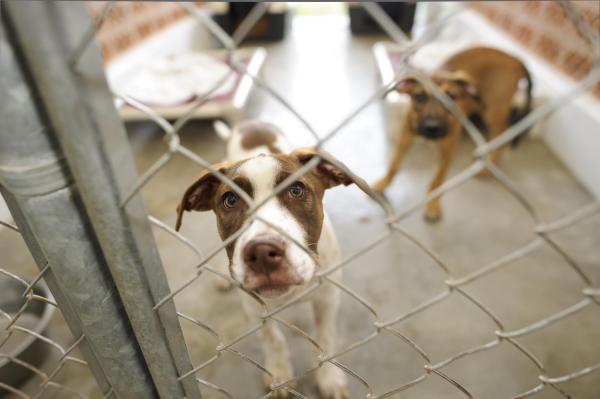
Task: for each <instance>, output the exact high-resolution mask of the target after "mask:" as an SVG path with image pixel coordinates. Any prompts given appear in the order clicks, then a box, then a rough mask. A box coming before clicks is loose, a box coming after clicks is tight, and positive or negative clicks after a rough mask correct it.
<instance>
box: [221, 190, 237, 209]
mask: <svg viewBox="0 0 600 399" xmlns="http://www.w3.org/2000/svg"><path fill="white" fill-rule="evenodd" d="M237 201H238V197H237V195H235V194H234V193H232V192H231V191H229V192H226V193H225V194H223V206H224V207H225V208H233V207H234V206H235V204H237Z"/></svg>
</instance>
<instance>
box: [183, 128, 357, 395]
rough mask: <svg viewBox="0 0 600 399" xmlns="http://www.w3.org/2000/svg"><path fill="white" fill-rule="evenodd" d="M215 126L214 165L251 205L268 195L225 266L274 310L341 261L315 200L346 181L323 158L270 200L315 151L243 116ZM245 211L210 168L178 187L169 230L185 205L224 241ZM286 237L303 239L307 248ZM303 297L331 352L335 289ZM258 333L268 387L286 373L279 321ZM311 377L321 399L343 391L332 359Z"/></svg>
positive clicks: (249, 308)
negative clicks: (220, 153)
mask: <svg viewBox="0 0 600 399" xmlns="http://www.w3.org/2000/svg"><path fill="white" fill-rule="evenodd" d="M215 128H216V130H217V132H218V133H219V135H221V136H222V137H224V138H227V160H226V161H225V162H223V163H219V164H216V165H213V167H214V169H216V170H218V171H219V172H221V173H222V174H224V175H225V176H227V177H228V178H229V179H231V180H232V181H233V182H235V183H236V184H237V185H238V186H239V187H240V188H241V189H242V190H244V191H245V192H246V193H247V194H248V195H249V196H250V197H251V198H252V199H253V201H254V202H255V203H261V202H263V201H265V200H266V199H268V200H266V202H265V203H264V204H263V205H262V206H261V207H260V208H259V209H258V210H257V211H256V215H257V216H258V217H259V218H260V219H262V220H265V221H267V222H268V223H264V222H262V221H260V220H255V221H253V222H252V223H251V225H250V227H249V228H248V229H247V230H246V231H245V232H244V233H242V234H241V235H240V236H239V237H238V238H237V239H236V240H235V241H233V242H232V243H230V244H229V245H228V246H227V247H226V251H227V255H228V258H229V271H230V273H231V276H232V278H233V279H234V280H236V281H237V282H239V283H240V284H241V285H242V286H243V287H244V288H245V289H246V290H248V291H252V292H254V293H256V294H258V295H259V296H260V297H261V299H262V300H264V302H265V303H266V304H267V306H268V307H269V309H274V308H275V307H277V306H279V305H281V304H283V303H285V302H286V301H287V300H289V299H290V298H292V297H294V295H296V294H298V293H300V292H301V291H302V290H303V289H305V288H306V287H307V285H309V284H310V283H311V282H313V281H314V279H315V276H316V274H317V273H318V272H321V271H323V270H326V269H327V268H329V267H331V266H333V265H334V264H336V263H337V262H338V261H339V260H340V254H339V248H338V243H337V240H336V238H335V235H334V233H333V229H332V227H331V225H330V222H329V220H328V218H327V215H326V214H325V212H324V210H323V202H322V199H323V194H324V192H325V190H327V189H328V188H331V187H335V186H337V185H340V184H344V185H348V184H350V183H352V180H351V179H350V178H349V177H348V176H347V175H346V174H345V173H344V172H343V171H341V170H339V169H338V168H337V167H335V166H334V165H332V164H331V163H329V162H327V161H325V160H322V161H321V162H320V163H319V164H318V165H317V167H316V168H314V169H313V170H312V171H311V172H309V173H307V174H305V175H304V176H303V177H301V178H299V179H298V180H297V181H295V182H293V183H292V184H290V186H289V187H287V188H286V189H285V190H283V191H281V192H280V193H279V194H278V195H276V196H275V197H273V198H270V195H271V194H272V193H273V192H274V188H275V187H277V186H278V185H279V184H280V183H281V182H282V181H284V180H285V179H286V178H287V177H288V176H290V175H291V174H292V173H294V172H296V171H297V170H298V169H300V168H301V167H302V166H303V165H305V164H306V163H307V162H308V161H309V160H310V159H312V158H313V157H314V156H315V151H314V150H312V149H298V150H295V151H292V152H290V153H288V152H287V151H288V145H287V141H286V139H285V137H284V135H283V134H282V132H281V131H280V130H279V129H278V128H277V127H275V126H273V125H271V124H268V123H265V122H261V121H246V122H242V123H240V124H238V125H237V126H236V127H235V128H234V129H233V130H230V129H229V128H228V127H227V125H225V124H224V123H221V122H217V123H215ZM248 209H249V208H248V205H247V204H246V202H245V201H244V200H243V199H242V198H239V196H238V195H237V194H236V193H235V192H234V190H232V189H231V188H230V187H228V186H227V185H226V184H224V183H223V182H221V180H219V178H218V177H216V176H215V175H214V174H213V173H210V172H206V173H204V174H203V175H201V176H200V177H199V178H198V180H196V181H195V182H194V183H193V184H192V185H191V186H190V187H189V188H188V189H187V190H186V191H185V194H184V195H183V198H182V200H181V204H180V205H179V207H178V210H177V225H176V228H177V229H179V228H180V226H181V219H182V216H183V214H184V212H185V211H209V210H212V211H213V212H214V213H215V215H216V217H217V226H218V230H219V234H220V236H221V239H223V240H226V239H227V238H228V237H230V236H231V235H233V234H234V233H236V232H237V231H238V230H239V229H240V228H242V226H244V225H245V223H246V222H247V220H248V218H249V215H248V214H247V211H248ZM269 224H272V225H273V226H276V228H273V227H272V226H271V225H269ZM278 230H279V231H278ZM280 231H283V232H285V233H286V234H281V233H280ZM289 237H291V238H292V239H293V240H290V238H289ZM293 241H296V242H298V243H301V244H303V245H304V247H305V248H307V249H308V253H307V251H304V250H303V249H301V248H300V247H299V246H298V245H297V244H296V243H294V242H293ZM309 254H310V255H309ZM317 259H318V261H316V260H317ZM340 274H341V271H336V272H335V273H334V274H332V277H333V278H335V279H339V278H340ZM307 300H309V301H310V302H311V304H312V307H313V311H314V318H315V324H316V336H315V339H316V341H317V342H318V343H319V345H320V347H321V348H322V349H323V350H324V351H325V352H326V353H327V354H331V353H333V351H334V350H335V339H336V315H337V309H338V303H339V292H338V290H337V289H336V288H335V287H334V286H332V285H330V284H325V285H323V286H321V287H320V288H319V289H318V290H317V291H315V292H314V293H312V294H310V295H309V296H307ZM242 301H243V303H244V308H245V310H246V312H248V314H249V316H250V317H251V318H253V319H255V320H257V319H258V318H259V317H260V316H259V314H258V313H257V310H256V306H253V305H254V304H253V303H252V302H253V301H254V300H253V299H251V298H250V297H249V296H248V295H242ZM260 333H261V338H262V342H263V349H264V354H265V363H266V364H265V366H266V368H267V370H268V371H269V372H270V373H271V374H272V378H271V377H267V378H266V383H267V385H269V386H273V385H277V384H279V383H281V382H284V381H286V380H288V379H290V378H292V377H293V372H292V366H291V363H290V358H289V357H290V355H289V351H288V348H287V344H286V342H285V337H284V335H283V333H282V331H281V330H280V328H279V326H278V325H277V324H276V322H274V321H272V320H267V322H266V324H265V326H264V327H263V328H261V330H260ZM316 379H317V385H318V388H319V391H320V393H321V395H322V397H324V398H332V399H341V398H345V397H346V396H347V393H346V377H345V374H344V373H343V371H342V370H340V369H339V368H337V367H336V366H334V365H332V364H331V363H328V362H327V363H324V364H323V365H322V366H321V367H320V368H319V369H318V370H317V372H316ZM274 394H275V397H277V398H284V397H287V396H288V392H287V391H286V390H284V389H277V390H276V391H275V392H274Z"/></svg>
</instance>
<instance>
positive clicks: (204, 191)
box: [175, 164, 225, 231]
mask: <svg viewBox="0 0 600 399" xmlns="http://www.w3.org/2000/svg"><path fill="white" fill-rule="evenodd" d="M212 167H213V168H214V169H216V170H219V171H220V172H221V173H223V172H224V171H225V165H224V164H216V165H213V166H212ZM219 183H220V180H219V179H218V178H217V177H216V176H215V175H213V174H212V173H211V172H209V171H206V172H204V173H203V174H202V175H200V177H199V178H198V180H196V181H195V182H194V183H193V184H192V185H191V186H189V187H188V188H187V190H185V193H184V194H183V197H182V198H181V202H180V203H179V205H178V206H177V222H176V223H175V230H176V231H179V228H180V227H181V221H182V219H183V212H185V211H210V210H211V209H212V206H211V205H212V199H213V196H214V194H215V192H216V189H217V187H218V186H219Z"/></svg>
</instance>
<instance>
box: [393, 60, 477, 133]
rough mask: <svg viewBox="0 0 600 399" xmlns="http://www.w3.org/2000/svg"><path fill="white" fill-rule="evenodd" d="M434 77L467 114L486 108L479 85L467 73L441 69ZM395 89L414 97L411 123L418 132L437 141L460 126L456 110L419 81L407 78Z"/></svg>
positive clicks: (410, 113)
mask: <svg viewBox="0 0 600 399" xmlns="http://www.w3.org/2000/svg"><path fill="white" fill-rule="evenodd" d="M431 79H432V80H433V81H434V82H435V83H436V84H437V85H438V87H439V88H440V90H442V91H443V92H444V93H446V95H447V96H448V97H450V99H452V100H453V101H454V103H455V104H456V106H457V107H458V108H459V109H461V110H462V112H463V113H464V114H465V115H467V117H469V116H470V115H472V114H474V113H480V112H481V111H482V103H481V99H480V97H479V93H478V92H477V88H476V87H475V85H474V84H473V83H472V81H471V80H470V78H469V77H468V76H467V75H466V74H464V73H460V72H455V73H449V72H438V73H435V74H433V75H432V76H431ZM394 89H395V90H396V91H398V92H400V93H406V94H409V95H410V97H411V100H412V101H411V107H410V112H409V115H408V117H409V121H408V122H409V123H410V128H411V129H412V130H413V131H414V132H415V133H417V134H419V135H421V136H423V137H425V138H427V139H431V140H437V139H441V138H444V137H446V136H447V135H448V133H449V132H451V131H452V130H453V129H456V128H460V126H459V125H458V124H459V122H458V120H457V119H456V118H455V117H454V116H453V115H452V113H451V112H450V111H448V110H447V109H446V108H445V107H444V105H443V104H442V103H441V102H440V101H439V100H438V99H437V98H436V97H435V96H434V95H433V94H432V93H431V92H430V91H428V90H427V89H426V88H425V87H424V86H423V85H422V84H421V83H420V82H419V81H418V80H416V79H414V78H407V79H404V80H402V81H401V82H400V83H398V84H397V85H396V87H395V88H394Z"/></svg>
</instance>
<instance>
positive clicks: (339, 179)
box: [292, 148, 354, 189]
mask: <svg viewBox="0 0 600 399" xmlns="http://www.w3.org/2000/svg"><path fill="white" fill-rule="evenodd" d="M316 154H317V153H316V151H315V149H314V148H299V149H297V150H295V151H294V152H292V156H294V157H296V158H297V159H298V161H300V163H301V164H302V165H304V164H306V163H307V162H309V161H310V160H311V159H313V157H314V156H315V155H316ZM327 156H328V158H332V159H335V158H333V157H332V156H331V155H329V154H327ZM335 161H336V163H339V164H340V165H341V166H342V167H341V168H340V167H339V166H337V165H334V164H333V163H331V162H329V161H328V160H326V159H323V158H322V159H321V161H320V162H319V164H318V165H317V166H316V167H315V168H314V169H313V171H314V173H316V174H317V176H319V178H320V179H321V181H322V182H323V183H324V185H325V188H326V189H327V188H332V187H335V186H339V185H340V184H343V185H344V186H347V185H349V184H352V183H354V181H353V180H352V178H351V177H350V176H349V175H348V174H347V173H346V172H345V171H344V169H347V168H346V166H345V165H343V164H341V163H340V162H339V161H337V160H335Z"/></svg>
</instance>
